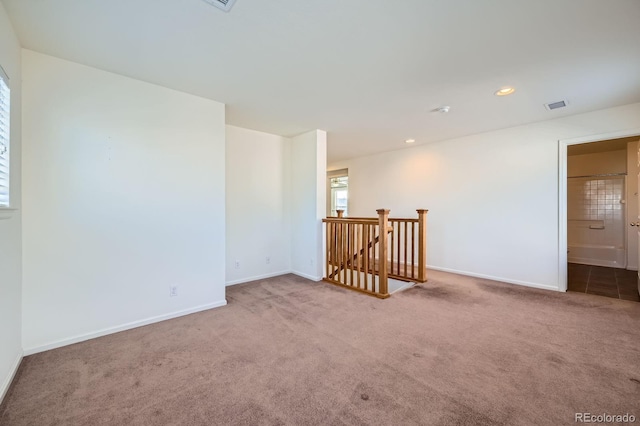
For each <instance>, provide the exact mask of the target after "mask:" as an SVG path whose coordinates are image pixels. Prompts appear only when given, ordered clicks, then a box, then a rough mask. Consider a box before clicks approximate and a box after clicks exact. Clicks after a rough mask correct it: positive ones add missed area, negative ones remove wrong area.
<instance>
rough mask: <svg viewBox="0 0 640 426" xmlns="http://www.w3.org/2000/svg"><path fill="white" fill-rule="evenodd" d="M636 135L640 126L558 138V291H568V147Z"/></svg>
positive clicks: (638, 134) (639, 132)
mask: <svg viewBox="0 0 640 426" xmlns="http://www.w3.org/2000/svg"><path fill="white" fill-rule="evenodd" d="M635 136H638V137H640V128H638V129H630V130H620V131H617V132H610V133H600V134H597V135H589V136H579V137H575V138H568V139H560V140H558V291H563V292H564V291H567V273H568V271H567V174H568V173H567V148H568V147H569V145H578V144H582V143H591V142H600V141H606V140H609V139H620V138H628V137H635ZM625 219H626V218H625Z"/></svg>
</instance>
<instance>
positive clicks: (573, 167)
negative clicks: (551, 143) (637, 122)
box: [567, 149, 627, 177]
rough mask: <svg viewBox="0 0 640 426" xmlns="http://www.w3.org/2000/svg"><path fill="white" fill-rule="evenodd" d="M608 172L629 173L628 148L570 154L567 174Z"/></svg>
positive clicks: (580, 174) (583, 174) (578, 174)
mask: <svg viewBox="0 0 640 426" xmlns="http://www.w3.org/2000/svg"><path fill="white" fill-rule="evenodd" d="M607 173H627V150H626V149H623V150H618V151H606V152H597V153H593V154H582V155H570V156H568V157H567V176H569V177H572V176H588V175H600V174H607Z"/></svg>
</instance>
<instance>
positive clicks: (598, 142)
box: [559, 131, 640, 301]
mask: <svg viewBox="0 0 640 426" xmlns="http://www.w3.org/2000/svg"><path fill="white" fill-rule="evenodd" d="M607 136H609V137H607ZM639 139H640V132H638V131H635V132H628V133H626V134H625V133H624V132H622V133H616V134H611V135H601V137H592V138H576V139H573V140H565V141H560V143H559V157H560V163H559V177H560V182H559V184H560V185H559V187H560V190H559V194H560V199H559V206H560V208H559V214H560V216H559V229H560V235H559V253H560V256H559V257H560V259H559V272H560V289H561V290H563V291H566V290H568V291H580V292H584V293H589V294H597V295H601V296H607V297H615V298H620V299H626V300H635V301H640V296H639V295H638V275H637V270H638V245H639V243H638V235H639V232H638V231H639V229H638V227H637V226H635V225H636V224H638V225H640V222H639V223H636V222H638V221H639V219H638V217H640V216H639V209H638V204H637V202H638V185H637V184H638V164H639V161H638V159H639V158H640V157H639V156H638V148H639V147H638V141H639ZM627 219H629V220H627Z"/></svg>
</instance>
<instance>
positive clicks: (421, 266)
mask: <svg viewBox="0 0 640 426" xmlns="http://www.w3.org/2000/svg"><path fill="white" fill-rule="evenodd" d="M417 212H418V281H420V282H426V281H427V213H428V212H429V210H425V209H419V210H417Z"/></svg>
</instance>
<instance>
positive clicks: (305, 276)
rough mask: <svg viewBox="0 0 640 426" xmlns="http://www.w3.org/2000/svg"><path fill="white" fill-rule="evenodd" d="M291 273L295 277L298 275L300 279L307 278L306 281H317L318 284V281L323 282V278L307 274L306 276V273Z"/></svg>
mask: <svg viewBox="0 0 640 426" xmlns="http://www.w3.org/2000/svg"><path fill="white" fill-rule="evenodd" d="M291 273H292V274H293V275H297V276H299V277H302V278H306V279H308V280H311V281H316V282H317V281H322V277H314V276H313V275H307V274H304V273H302V272H298V271H291Z"/></svg>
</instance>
